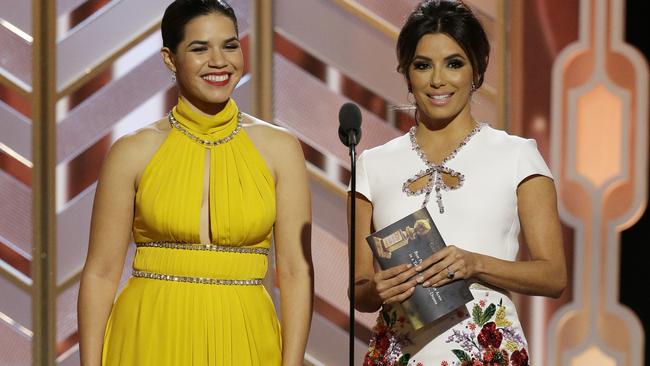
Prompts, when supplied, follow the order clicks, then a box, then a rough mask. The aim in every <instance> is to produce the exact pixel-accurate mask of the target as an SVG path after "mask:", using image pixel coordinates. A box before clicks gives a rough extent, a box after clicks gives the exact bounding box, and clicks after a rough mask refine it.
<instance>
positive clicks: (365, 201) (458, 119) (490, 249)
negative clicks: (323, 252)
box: [355, 0, 567, 366]
mask: <svg viewBox="0 0 650 366" xmlns="http://www.w3.org/2000/svg"><path fill="white" fill-rule="evenodd" d="M489 49H490V46H489V43H488V41H487V37H486V35H485V31H484V30H483V28H482V26H481V24H480V22H479V21H478V20H477V19H476V17H475V16H474V14H472V12H471V10H469V8H468V7H467V6H465V5H464V4H462V3H461V2H460V1H452V0H433V1H424V2H422V3H421V4H420V5H419V6H418V7H417V8H416V10H415V11H414V12H413V13H412V14H411V15H410V16H409V18H408V20H407V21H406V24H405V25H404V27H403V28H402V30H401V32H400V35H399V38H398V42H397V56H398V61H399V66H398V71H399V72H400V73H402V74H403V75H404V77H405V79H406V83H407V85H408V90H409V93H411V94H412V96H413V97H414V98H413V99H414V101H415V102H414V104H415V108H416V112H415V116H416V125H415V126H414V127H413V128H412V129H411V130H410V132H409V133H408V134H406V135H404V136H401V137H398V138H396V139H394V140H392V141H389V142H388V143H386V144H384V145H382V146H379V147H376V148H373V149H369V150H366V151H364V152H363V153H362V154H361V155H360V156H359V160H358V163H357V164H358V165H357V192H358V193H357V196H356V197H355V199H356V205H357V217H356V225H357V229H356V230H357V231H356V243H357V244H356V253H357V256H356V268H357V269H356V276H355V301H356V308H357V309H358V310H359V311H364V312H375V311H377V310H379V309H381V312H380V315H379V317H378V319H377V324H376V325H375V327H374V328H373V335H372V338H371V340H370V346H369V350H368V353H367V354H366V356H365V365H375V366H376V365H426V366H429V365H434V366H438V365H442V366H451V365H463V366H464V365H472V366H475V365H500V366H501V365H514V366H524V365H528V364H529V354H528V344H527V342H526V338H525V336H524V334H523V331H522V329H521V324H520V322H519V319H518V317H517V313H516V310H515V308H514V305H513V303H512V301H511V298H510V297H511V296H510V292H518V293H521V294H527V295H538V296H551V297H558V296H559V295H560V294H561V293H562V291H563V290H564V288H565V286H566V277H567V275H566V265H565V259H564V251H563V247H562V238H561V226H560V222H559V218H558V213H557V206H556V192H555V187H554V184H553V180H552V177H551V173H550V171H549V169H548V167H547V165H546V163H545V162H544V160H543V159H542V157H541V155H540V153H539V152H538V150H537V147H536V144H535V141H534V140H528V139H523V138H520V137H517V136H512V135H508V134H506V133H505V132H503V131H500V130H496V129H493V128H492V127H490V126H489V125H487V124H484V123H477V122H476V120H475V119H474V118H473V117H472V114H471V111H470V101H471V96H472V93H473V92H475V91H476V89H477V88H479V87H480V86H481V84H482V82H483V74H484V73H485V70H486V68H487V62H488V58H489V57H488V56H489ZM421 207H427V208H428V210H429V212H430V213H431V215H432V217H433V220H434V222H435V224H436V226H437V228H438V229H439V231H440V233H441V234H442V236H443V238H444V240H445V242H446V243H447V245H448V246H447V247H446V248H444V249H442V250H440V251H439V252H437V253H435V254H433V255H432V256H431V257H429V258H427V259H425V260H424V261H423V262H422V263H421V264H420V265H418V266H417V267H412V266H408V265H402V266H398V267H393V268H391V269H388V270H384V271H382V270H379V269H378V268H376V266H375V265H374V260H373V257H372V252H371V250H370V248H369V247H368V245H367V244H366V241H365V237H366V236H368V235H369V234H370V233H371V232H373V231H374V230H379V229H382V228H384V227H386V226H388V225H390V224H392V223H393V222H395V221H397V220H399V219H401V218H403V217H405V216H407V215H409V214H410V213H412V212H414V211H416V210H417V209H419V208H421ZM520 228H521V229H522V230H523V234H524V238H525V241H526V244H527V249H528V253H529V258H528V259H527V260H517V253H518V250H519V242H518V235H519V231H520ZM458 279H465V280H466V281H467V282H468V284H470V290H471V292H472V294H473V296H474V300H473V301H470V302H469V303H467V304H466V306H465V307H461V308H459V309H458V311H456V312H453V313H451V314H449V315H447V316H445V317H443V318H441V319H438V320H436V321H435V322H433V323H432V324H430V325H427V326H425V327H424V328H421V329H418V330H417V331H416V330H414V329H413V328H411V326H410V324H409V322H408V321H406V318H405V317H404V315H403V314H402V313H401V309H400V307H397V306H394V305H395V304H399V303H400V302H402V301H403V300H405V299H407V298H408V297H409V296H410V295H411V294H412V292H413V290H414V288H415V286H425V287H429V286H434V287H437V286H441V285H444V284H446V283H449V282H451V281H455V280H458Z"/></svg>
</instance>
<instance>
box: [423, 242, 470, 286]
mask: <svg viewBox="0 0 650 366" xmlns="http://www.w3.org/2000/svg"><path fill="white" fill-rule="evenodd" d="M479 260H480V259H479V255H478V254H476V253H473V252H468V251H466V250H463V249H460V248H458V247H456V246H454V245H449V246H447V247H445V248H443V249H441V250H439V251H437V252H435V253H433V254H432V255H431V256H430V257H429V258H426V259H425V260H423V261H422V263H420V264H418V265H417V266H416V267H415V270H416V271H418V272H419V275H416V277H415V278H416V281H417V282H418V283H421V284H422V286H424V287H431V286H433V287H438V286H442V285H444V284H446V283H449V282H452V281H454V280H457V279H460V278H463V279H468V278H471V277H474V276H475V275H476V273H477V271H478V265H479Z"/></svg>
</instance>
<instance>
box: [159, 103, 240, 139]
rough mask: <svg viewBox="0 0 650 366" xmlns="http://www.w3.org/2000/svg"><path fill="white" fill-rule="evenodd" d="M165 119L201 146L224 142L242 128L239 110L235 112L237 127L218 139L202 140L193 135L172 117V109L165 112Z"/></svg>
mask: <svg viewBox="0 0 650 366" xmlns="http://www.w3.org/2000/svg"><path fill="white" fill-rule="evenodd" d="M167 119H169V124H171V125H172V127H174V128H175V129H177V130H179V131H180V132H181V133H182V134H183V135H185V136H187V137H189V138H190V140H192V141H194V142H197V143H199V144H201V145H203V146H207V147H210V146H217V145H221V144H223V143H226V142H228V141H230V140H232V139H233V137H235V135H237V133H238V132H239V131H240V130H241V128H242V121H241V112H239V113H237V127H235V129H234V130H233V131H232V132H231V133H230V134H229V135H228V136H226V137H224V138H222V139H219V140H215V141H210V140H204V139H202V138H200V137H198V136H196V135H194V134H193V133H191V132H190V131H188V130H187V129H186V128H185V127H183V125H181V123H180V122H178V120H177V119H176V118H175V117H174V114H173V113H172V111H169V114H167Z"/></svg>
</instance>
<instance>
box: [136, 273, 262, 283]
mask: <svg viewBox="0 0 650 366" xmlns="http://www.w3.org/2000/svg"><path fill="white" fill-rule="evenodd" d="M131 275H133V277H139V278H148V279H151V280H163V281H173V282H186V283H201V284H205V285H239V286H255V285H261V284H262V279H261V278H252V279H248V280H231V279H222V278H206V277H187V276H174V275H167V274H162V273H154V272H146V271H138V270H135V269H134V270H133V272H131Z"/></svg>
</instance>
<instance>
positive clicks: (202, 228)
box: [199, 149, 212, 244]
mask: <svg viewBox="0 0 650 366" xmlns="http://www.w3.org/2000/svg"><path fill="white" fill-rule="evenodd" d="M199 238H200V240H201V244H211V243H212V235H211V232H210V149H205V164H203V195H202V198H201V221H200V224H199Z"/></svg>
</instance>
